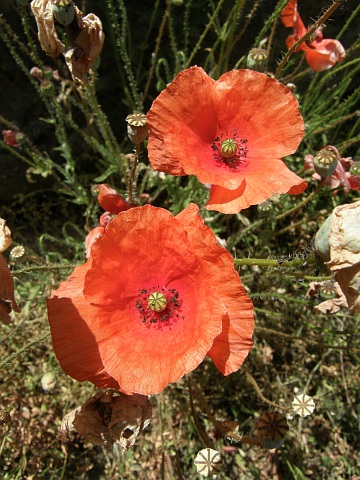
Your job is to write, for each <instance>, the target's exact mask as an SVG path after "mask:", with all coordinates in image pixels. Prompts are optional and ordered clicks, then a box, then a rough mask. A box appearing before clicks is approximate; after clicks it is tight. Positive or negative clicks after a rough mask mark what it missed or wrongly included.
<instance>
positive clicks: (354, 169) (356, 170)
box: [349, 161, 360, 175]
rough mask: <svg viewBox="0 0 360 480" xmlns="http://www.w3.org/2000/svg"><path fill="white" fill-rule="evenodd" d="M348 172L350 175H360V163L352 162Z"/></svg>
mask: <svg viewBox="0 0 360 480" xmlns="http://www.w3.org/2000/svg"><path fill="white" fill-rule="evenodd" d="M349 172H350V173H351V175H360V161H358V162H354V163H353V164H352V165H351V167H350V170H349Z"/></svg>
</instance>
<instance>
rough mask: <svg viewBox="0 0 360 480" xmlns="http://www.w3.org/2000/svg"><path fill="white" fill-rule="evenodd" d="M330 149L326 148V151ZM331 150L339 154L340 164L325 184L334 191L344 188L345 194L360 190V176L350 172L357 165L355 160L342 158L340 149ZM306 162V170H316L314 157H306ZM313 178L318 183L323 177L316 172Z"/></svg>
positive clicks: (309, 155)
mask: <svg viewBox="0 0 360 480" xmlns="http://www.w3.org/2000/svg"><path fill="white" fill-rule="evenodd" d="M329 147H330V146H327V147H324V149H327V148H329ZM331 148H332V149H334V150H335V151H336V153H337V156H338V163H337V165H336V169H335V172H334V173H333V174H332V175H330V176H329V177H327V178H326V180H325V182H324V184H325V185H326V186H328V187H329V188H330V189H332V190H333V189H335V188H340V187H343V189H344V191H345V193H349V192H350V190H360V175H354V174H352V173H351V172H350V168H351V166H352V165H353V164H354V163H355V162H354V160H353V159H352V158H351V157H346V158H341V156H340V153H339V151H338V149H337V148H336V147H331ZM324 149H323V150H324ZM304 162H305V165H304V168H305V170H313V169H314V155H311V154H308V155H305V158H304ZM312 178H313V179H314V180H317V181H320V180H321V176H320V175H319V174H317V173H316V172H314V173H313V174H312Z"/></svg>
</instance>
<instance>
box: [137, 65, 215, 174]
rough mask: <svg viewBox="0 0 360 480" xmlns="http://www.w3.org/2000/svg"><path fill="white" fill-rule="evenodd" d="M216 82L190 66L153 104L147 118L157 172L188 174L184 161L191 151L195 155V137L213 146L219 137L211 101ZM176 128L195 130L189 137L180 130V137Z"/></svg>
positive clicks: (153, 163)
mask: <svg viewBox="0 0 360 480" xmlns="http://www.w3.org/2000/svg"><path fill="white" fill-rule="evenodd" d="M214 83H215V82H214V80H213V79H211V78H210V77H209V76H208V75H207V74H206V73H205V72H204V70H203V69H202V68H199V67H191V68H189V69H187V70H184V71H183V72H180V73H179V74H178V75H177V76H176V78H175V79H174V81H173V82H172V83H171V84H170V85H168V86H167V87H166V88H165V90H163V91H162V92H161V93H160V95H159V96H158V97H157V98H156V100H155V101H154V102H153V104H152V107H151V109H150V110H149V112H148V114H147V116H146V118H147V124H148V127H149V142H148V152H149V160H150V163H151V165H152V166H153V168H155V170H160V171H162V172H166V173H170V174H172V175H185V174H187V172H186V171H185V169H184V168H183V164H182V159H183V157H184V156H185V157H186V156H187V154H188V153H189V152H190V154H191V155H194V154H195V153H196V152H194V151H193V150H191V148H192V147H193V146H194V145H196V142H195V141H196V138H197V137H198V138H199V142H200V143H201V142H208V143H210V142H211V141H212V139H213V138H214V137H215V136H216V131H217V121H216V116H215V112H214V108H213V103H212V100H211V98H212V92H213V88H214ZM204 120H206V121H204ZM176 125H178V126H179V125H187V126H188V127H189V128H190V130H191V131H192V134H191V136H190V138H188V136H187V133H188V132H187V131H182V132H181V131H180V132H179V133H180V134H182V136H181V137H178V136H177V132H178V129H177V128H176ZM180 130H181V129H180ZM168 134H170V137H168ZM174 140H175V141H174ZM183 149H184V150H183ZM200 153H201V152H200Z"/></svg>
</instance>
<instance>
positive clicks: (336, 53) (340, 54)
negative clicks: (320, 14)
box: [306, 39, 345, 72]
mask: <svg viewBox="0 0 360 480" xmlns="http://www.w3.org/2000/svg"><path fill="white" fill-rule="evenodd" d="M311 47H313V48H308V49H307V50H306V61H307V63H308V64H309V67H310V68H311V69H312V70H314V71H315V72H322V71H323V70H327V69H328V68H331V67H333V66H334V65H335V64H336V63H338V62H340V61H341V60H343V59H344V58H345V49H344V47H343V46H342V44H341V43H340V42H339V41H338V40H331V39H324V40H321V41H320V42H313V43H312V44H311Z"/></svg>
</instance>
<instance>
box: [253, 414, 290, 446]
mask: <svg viewBox="0 0 360 480" xmlns="http://www.w3.org/2000/svg"><path fill="white" fill-rule="evenodd" d="M256 430H257V437H258V439H259V440H260V441H261V443H262V446H263V447H264V448H269V449H270V448H279V447H281V445H282V444H283V443H284V441H285V436H286V434H287V432H288V430H289V426H288V424H287V420H286V417H285V415H283V414H282V413H280V412H276V411H269V412H265V413H263V414H262V415H261V416H260V418H259V421H258V424H257V428H256Z"/></svg>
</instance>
